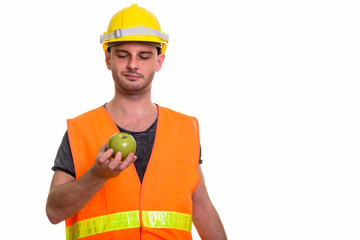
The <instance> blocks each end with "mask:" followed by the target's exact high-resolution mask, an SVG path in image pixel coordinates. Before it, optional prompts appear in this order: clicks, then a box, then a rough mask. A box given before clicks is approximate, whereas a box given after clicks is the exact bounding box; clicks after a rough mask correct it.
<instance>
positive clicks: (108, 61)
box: [104, 50, 111, 70]
mask: <svg viewBox="0 0 360 240" xmlns="http://www.w3.org/2000/svg"><path fill="white" fill-rule="evenodd" d="M104 53H105V63H106V67H107V68H108V69H109V70H111V64H110V57H111V53H110V52H109V51H107V50H106V51H104Z"/></svg>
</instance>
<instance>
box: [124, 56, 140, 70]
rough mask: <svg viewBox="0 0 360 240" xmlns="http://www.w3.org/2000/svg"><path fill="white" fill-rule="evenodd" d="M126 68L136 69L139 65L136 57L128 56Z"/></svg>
mask: <svg viewBox="0 0 360 240" xmlns="http://www.w3.org/2000/svg"><path fill="white" fill-rule="evenodd" d="M127 68H128V69H129V70H131V71H134V70H137V69H139V66H138V63H137V59H136V57H135V56H131V57H130V58H129V63H128V66H127Z"/></svg>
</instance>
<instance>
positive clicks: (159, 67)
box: [156, 53, 165, 72]
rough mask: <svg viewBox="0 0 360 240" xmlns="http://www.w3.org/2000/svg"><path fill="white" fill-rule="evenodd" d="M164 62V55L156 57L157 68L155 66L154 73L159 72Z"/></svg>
mask: <svg viewBox="0 0 360 240" xmlns="http://www.w3.org/2000/svg"><path fill="white" fill-rule="evenodd" d="M164 60H165V54H164V53H161V54H159V55H158V56H157V66H156V71H157V72H158V71H160V69H161V67H162V64H163V62H164Z"/></svg>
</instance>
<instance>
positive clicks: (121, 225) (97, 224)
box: [66, 211, 140, 240]
mask: <svg viewBox="0 0 360 240" xmlns="http://www.w3.org/2000/svg"><path fill="white" fill-rule="evenodd" d="M138 227H140V219H139V211H131V212H121V213H114V214H109V215H105V216H100V217H95V218H90V219H87V220H83V221H79V222H76V223H75V224H74V225H72V226H68V227H66V239H68V240H74V239H79V238H84V237H88V236H92V235H95V234H99V233H104V232H110V231H115V230H122V229H129V228H138Z"/></svg>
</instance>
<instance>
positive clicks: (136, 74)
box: [121, 72, 144, 81]
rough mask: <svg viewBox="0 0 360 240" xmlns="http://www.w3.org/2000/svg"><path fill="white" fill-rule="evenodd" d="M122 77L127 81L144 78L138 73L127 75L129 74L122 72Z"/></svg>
mask: <svg viewBox="0 0 360 240" xmlns="http://www.w3.org/2000/svg"><path fill="white" fill-rule="evenodd" d="M121 74H122V75H123V76H125V77H126V78H127V79H129V80H131V81H136V80H138V79H139V78H143V77H144V76H143V75H142V74H140V73H129V72H123V73H121Z"/></svg>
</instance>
